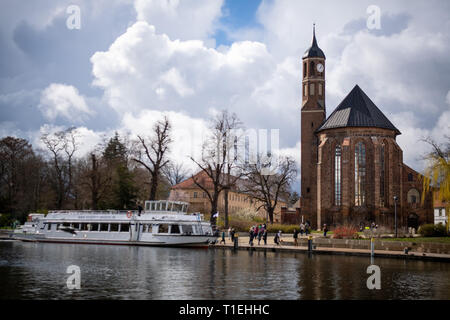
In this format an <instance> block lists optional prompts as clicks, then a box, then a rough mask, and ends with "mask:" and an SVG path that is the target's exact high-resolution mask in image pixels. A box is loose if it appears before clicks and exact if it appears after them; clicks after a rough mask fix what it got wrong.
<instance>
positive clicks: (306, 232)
mask: <svg viewBox="0 0 450 320" xmlns="http://www.w3.org/2000/svg"><path fill="white" fill-rule="evenodd" d="M308 233H309V223H308V221H306V224H305V234H306V235H308Z"/></svg>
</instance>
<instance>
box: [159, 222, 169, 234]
mask: <svg viewBox="0 0 450 320" xmlns="http://www.w3.org/2000/svg"><path fill="white" fill-rule="evenodd" d="M158 233H169V225H168V224H160V225H159V228H158Z"/></svg>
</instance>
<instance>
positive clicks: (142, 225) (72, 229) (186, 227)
mask: <svg viewBox="0 0 450 320" xmlns="http://www.w3.org/2000/svg"><path fill="white" fill-rule="evenodd" d="M187 208H188V203H186V202H180V201H165V200H162V201H146V202H145V207H144V208H143V209H144V210H142V212H141V213H139V212H137V211H116V210H108V211H100V210H95V211H93V210H89V211H85V210H66V211H50V212H49V213H48V214H47V215H43V214H30V215H29V216H28V221H27V222H26V223H25V225H23V226H20V227H19V228H18V229H16V230H15V232H14V235H13V238H15V239H18V240H22V241H38V242H62V243H91V244H131V245H148V246H190V247H191V246H194V247H198V246H204V247H206V246H208V245H209V244H210V243H215V242H216V236H214V234H213V231H212V228H211V224H210V223H208V222H206V221H203V215H201V214H200V213H192V214H188V213H187Z"/></svg>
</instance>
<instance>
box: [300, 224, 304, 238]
mask: <svg viewBox="0 0 450 320" xmlns="http://www.w3.org/2000/svg"><path fill="white" fill-rule="evenodd" d="M304 232H305V224H304V223H303V222H302V223H300V236H302V237H303V233H304Z"/></svg>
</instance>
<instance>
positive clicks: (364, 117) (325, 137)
mask: <svg viewBox="0 0 450 320" xmlns="http://www.w3.org/2000/svg"><path fill="white" fill-rule="evenodd" d="M325 60H326V58H325V54H324V53H323V51H322V50H321V49H320V48H319V46H318V44H317V40H316V36H315V30H314V31H313V39H312V45H311V47H310V48H309V49H307V50H306V52H305V54H304V55H303V57H302V65H303V80H302V107H301V198H300V207H301V208H300V209H301V210H300V212H301V215H303V217H305V218H306V219H307V220H308V221H310V223H311V225H312V226H313V227H314V228H317V229H321V228H322V226H323V224H327V226H329V227H335V226H337V225H340V224H344V223H349V224H353V225H365V226H368V225H369V224H370V223H372V222H375V223H376V224H378V225H380V226H385V227H389V228H392V227H393V226H394V210H395V208H396V211H397V226H398V227H399V228H402V227H415V228H416V230H417V227H418V226H419V225H421V224H424V223H432V222H433V207H432V196H431V194H427V195H426V197H425V202H424V203H423V204H422V203H421V196H422V189H423V187H422V176H421V175H420V174H419V173H418V172H416V171H414V170H413V169H412V168H410V167H408V166H407V165H406V164H404V163H403V152H402V149H401V148H400V146H399V145H398V144H397V142H396V137H397V135H399V134H401V133H400V131H399V130H398V129H397V128H396V127H395V125H394V124H392V122H391V121H389V119H388V118H387V117H386V116H385V115H384V114H383V112H382V111H381V110H380V109H379V108H378V107H377V106H376V105H375V103H374V102H373V101H372V100H370V98H369V97H368V96H367V95H366V94H365V93H364V91H363V90H362V89H361V88H360V87H359V86H358V85H355V87H354V88H353V89H352V90H351V91H350V93H348V95H347V96H346V97H345V98H344V99H343V100H342V102H341V103H340V104H339V105H338V106H337V107H336V109H334V111H333V112H332V113H331V114H330V116H329V117H328V118H326V104H325V70H326V64H325ZM418 156H419V155H418ZM394 199H396V200H394Z"/></svg>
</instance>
